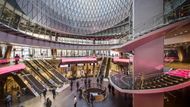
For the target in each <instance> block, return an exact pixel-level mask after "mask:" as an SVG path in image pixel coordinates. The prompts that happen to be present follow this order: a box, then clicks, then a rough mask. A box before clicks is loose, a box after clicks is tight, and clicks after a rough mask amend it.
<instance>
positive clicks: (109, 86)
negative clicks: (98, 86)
mask: <svg viewBox="0 0 190 107" xmlns="http://www.w3.org/2000/svg"><path fill="white" fill-rule="evenodd" d="M108 90H109V93H110V92H111V85H110V83H109V84H108Z"/></svg>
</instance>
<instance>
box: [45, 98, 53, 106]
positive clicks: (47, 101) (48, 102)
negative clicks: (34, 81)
mask: <svg viewBox="0 0 190 107" xmlns="http://www.w3.org/2000/svg"><path fill="white" fill-rule="evenodd" d="M51 105H52V101H51V100H50V99H49V98H47V100H46V107H51Z"/></svg>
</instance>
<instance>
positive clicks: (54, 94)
mask: <svg viewBox="0 0 190 107" xmlns="http://www.w3.org/2000/svg"><path fill="white" fill-rule="evenodd" d="M52 94H53V99H55V97H56V90H55V88H53V89H52Z"/></svg>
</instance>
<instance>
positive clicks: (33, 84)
mask: <svg viewBox="0 0 190 107" xmlns="http://www.w3.org/2000/svg"><path fill="white" fill-rule="evenodd" d="M21 73H22V74H23V76H25V77H26V78H27V79H28V80H29V81H30V82H31V83H32V86H34V87H35V88H36V89H38V91H40V92H42V91H43V90H41V89H40V88H38V87H37V86H36V85H35V83H34V82H33V81H32V80H30V78H29V77H28V76H26V74H25V73H24V72H21ZM30 75H31V74H30ZM38 94H40V93H38Z"/></svg>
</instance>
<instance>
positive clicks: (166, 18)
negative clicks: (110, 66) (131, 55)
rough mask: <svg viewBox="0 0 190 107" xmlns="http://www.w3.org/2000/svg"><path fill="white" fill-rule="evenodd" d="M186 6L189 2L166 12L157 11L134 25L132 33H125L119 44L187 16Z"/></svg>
mask: <svg viewBox="0 0 190 107" xmlns="http://www.w3.org/2000/svg"><path fill="white" fill-rule="evenodd" d="M187 7H190V4H186V5H182V6H181V7H178V8H176V9H174V10H172V11H171V12H169V13H166V14H164V13H159V14H157V15H155V16H153V17H152V18H150V19H149V20H147V21H146V22H145V23H142V24H139V25H137V26H134V29H133V31H134V34H131V35H126V36H125V37H123V38H121V39H120V44H123V43H126V42H127V41H131V40H134V39H136V38H138V37H140V36H142V35H143V34H144V33H147V32H149V31H152V30H155V29H157V28H159V27H161V26H163V25H168V24H171V23H173V22H176V21H178V20H183V19H185V18H188V16H189V15H190V9H189V8H187ZM170 16H171V17H170ZM142 28H143V29H142Z"/></svg>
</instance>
